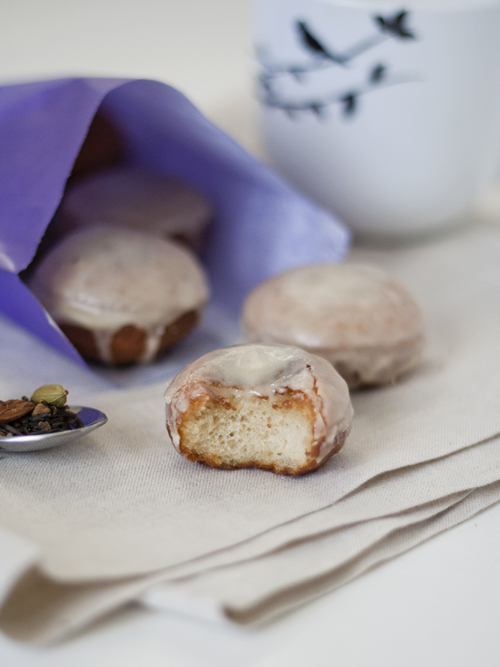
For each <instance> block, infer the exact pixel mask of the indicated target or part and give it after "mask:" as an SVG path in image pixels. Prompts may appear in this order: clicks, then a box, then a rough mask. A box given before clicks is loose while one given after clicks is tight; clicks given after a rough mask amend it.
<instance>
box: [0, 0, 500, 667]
mask: <svg viewBox="0 0 500 667" xmlns="http://www.w3.org/2000/svg"><path fill="white" fill-rule="evenodd" d="M251 52H252V50H251V4H250V2H248V0H141V2H139V1H138V0H43V2H41V1H40V0H15V2H14V1H12V0H11V1H10V2H9V0H4V2H2V3H0V81H4V82H7V81H18V80H30V79H33V78H50V77H57V76H68V75H73V74H77V75H78V74H82V75H101V76H125V77H145V78H153V79H159V80H162V81H165V82H168V83H171V84H172V85H174V86H176V87H178V88H179V89H180V90H182V91H183V92H184V93H185V94H186V95H188V97H190V99H191V100H192V101H193V102H194V103H195V104H197V105H198V106H199V107H200V108H201V110H202V111H204V112H205V113H206V114H207V115H208V116H209V117H210V118H212V119H213V120H214V121H216V122H217V123H218V124H219V125H221V126H222V127H223V128H224V129H226V130H227V131H228V132H229V133H230V134H232V135H233V136H235V137H236V138H237V139H238V140H239V141H240V142H241V143H242V144H243V145H244V146H246V147H247V148H249V149H250V150H252V151H253V152H254V153H257V154H259V155H262V154H263V152H262V148H261V147H260V146H259V143H258V134H257V130H256V122H255V111H256V108H255V103H254V102H253V99H252V82H251V71H252V60H251ZM0 557H1V555H0ZM499 600H500V505H496V506H495V507H492V508H490V509H489V510H487V511H485V512H483V513H482V514H480V515H478V516H476V517H475V518H473V519H471V520H469V521H467V522H465V523H463V524H461V525H460V526H458V527H456V528H454V529H452V530H450V531H448V532H447V533H444V534H441V535H439V536H438V537H436V538H434V539H432V540H430V541H429V542H427V543H424V544H423V545H420V546H419V547H418V548H416V549H413V550H412V551H410V552H408V553H406V554H404V555H402V556H400V557H399V558H397V559H395V560H394V561H391V562H389V563H386V564H384V565H382V566H380V567H378V568H376V569H375V570H373V571H372V572H370V573H368V574H366V575H365V576H363V577H361V578H359V579H357V580H355V581H354V582H352V583H350V584H349V585H347V586H345V587H343V588H341V589H340V590H338V591H336V592H334V593H330V594H327V595H325V596H324V597H323V598H321V599H319V600H318V601H316V602H314V603H312V604H309V605H307V606H305V607H303V608H301V609H299V610H297V611H296V612H294V613H292V614H290V615H288V616H287V617H285V618H283V619H281V620H280V621H278V622H275V623H273V624H271V625H267V626H265V627H261V628H245V627H238V626H234V625H230V624H227V625H215V624H210V623H209V622H202V621H200V620H196V619H192V618H189V617H187V616H184V617H183V616H181V615H173V614H167V613H160V612H152V611H149V610H146V609H143V608H141V607H139V606H137V607H134V608H129V609H127V610H126V611H124V612H122V613H120V614H116V615H114V616H113V617H112V618H110V619H109V620H107V621H105V622H101V623H99V624H97V625H96V626H95V627H94V628H92V629H91V630H89V631H87V632H85V633H82V634H81V635H80V636H79V637H76V638H74V639H72V640H71V641H68V642H66V643H64V644H62V645H60V646H56V647H51V648H33V647H26V646H23V645H19V644H16V643H14V642H12V641H10V640H8V639H6V638H4V637H1V636H0V665H1V667H45V666H47V667H63V666H64V667H67V666H68V665H70V666H71V667H84V666H87V665H88V666H90V665H92V666H93V667H100V666H101V665H103V666H106V667H114V666H115V665H116V666H118V665H119V666H120V667H129V666H130V667H132V666H135V665H140V666H141V667H157V666H158V667H160V666H161V667H170V666H176V667H177V666H180V667H205V666H208V667H211V666H212V665H213V666H214V667H215V666H217V667H226V666H227V667H240V666H241V667H247V666H248V667H250V666H255V667H257V666H258V667H285V665H286V666H287V667H295V666H296V667H299V666H300V667H302V666H303V665H311V666H313V667H322V666H323V665H324V666H325V667H326V666H327V665H328V666H330V665H335V666H336V667H366V666H368V665H370V667H392V666H394V667H396V666H397V667H414V666H415V667H417V665H418V666H421V665H425V666H426V667H445V666H448V665H453V666H454V667H466V666H467V667H469V666H470V665H477V666H480V667H490V666H491V667H498V666H499V665H500V627H499V626H500V620H499V619H500V614H499V611H498V610H499V606H500V603H499Z"/></svg>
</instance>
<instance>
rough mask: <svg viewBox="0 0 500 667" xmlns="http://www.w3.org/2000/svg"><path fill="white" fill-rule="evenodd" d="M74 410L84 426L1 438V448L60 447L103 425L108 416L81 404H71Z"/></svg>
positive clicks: (71, 408)
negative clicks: (68, 429)
mask: <svg viewBox="0 0 500 667" xmlns="http://www.w3.org/2000/svg"><path fill="white" fill-rule="evenodd" d="M70 410H71V411H72V412H76V413H78V416H79V417H80V419H81V420H82V422H83V424H84V425H83V426H82V427H80V428H75V429H73V430H72V431H54V432H53V433H38V434H36V435H13V436H12V437H9V438H0V450H1V451H4V452H36V451H38V450H39V449H49V448H50V447H59V445H66V444H67V443H69V442H73V441H74V440H76V439H77V438H81V437H82V435H87V434H88V433H90V432H91V431H93V430H94V429H96V428H99V426H103V425H104V424H105V423H106V422H107V421H108V418H107V417H106V415H105V414H104V412H101V411H100V410H95V409H94V408H85V407H83V406H81V405H73V406H70Z"/></svg>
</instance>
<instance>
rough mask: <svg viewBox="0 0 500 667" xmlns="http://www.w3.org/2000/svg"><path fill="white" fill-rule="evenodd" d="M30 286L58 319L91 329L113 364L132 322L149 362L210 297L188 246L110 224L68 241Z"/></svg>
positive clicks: (53, 253) (43, 265)
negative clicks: (120, 337)
mask: <svg viewBox="0 0 500 667" xmlns="http://www.w3.org/2000/svg"><path fill="white" fill-rule="evenodd" d="M30 287H31V289H32V291H33V293H34V294H35V296H37V298H38V299H39V300H40V301H41V303H42V304H43V305H44V306H45V308H46V309H47V311H48V312H49V313H50V314H51V316H52V317H53V318H54V319H55V320H56V322H59V323H65V324H75V325H78V326H81V327H84V328H85V329H89V330H91V331H93V332H94V335H95V339H96V343H97V345H98V348H99V350H100V353H101V357H102V359H103V360H104V361H111V340H112V338H113V336H114V334H115V333H116V332H117V331H119V330H120V329H121V328H122V327H124V326H127V325H135V326H137V327H139V328H141V329H143V330H144V331H145V332H146V350H145V352H144V355H143V359H142V361H149V360H150V359H152V358H153V357H154V355H155V354H156V352H157V351H158V347H159V343H160V340H161V336H162V334H163V331H164V329H165V326H167V325H169V324H171V323H172V322H174V321H175V320H176V319H177V318H179V317H180V316H181V315H183V314H184V313H186V312H188V311H191V310H198V309H199V308H201V307H202V306H203V304H204V303H205V302H206V300H207V298H208V286H207V281H206V279H205V276H204V273H203V270H202V269H201V267H200V265H199V263H198V261H197V260H196V258H195V256H194V255H193V254H192V253H191V252H189V251H188V250H186V249H185V248H184V247H182V246H180V245H178V244H176V243H173V242H170V241H166V240H163V239H159V238H157V237H154V236H151V235H147V234H144V233H140V232H133V231H130V230H125V229H116V228H111V227H105V226H103V227H90V228H88V229H85V230H81V231H79V232H76V233H75V234H72V235H71V236H68V237H66V238H65V239H63V240H62V241H61V242H60V243H59V244H58V245H57V246H55V247H54V248H53V249H52V250H51V251H50V252H49V253H48V254H47V255H46V256H45V257H44V258H43V260H42V261H41V263H40V264H39V265H38V267H37V269H36V271H35V273H34V275H33V277H32V279H31V280H30Z"/></svg>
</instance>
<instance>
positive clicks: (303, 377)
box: [165, 344, 353, 464]
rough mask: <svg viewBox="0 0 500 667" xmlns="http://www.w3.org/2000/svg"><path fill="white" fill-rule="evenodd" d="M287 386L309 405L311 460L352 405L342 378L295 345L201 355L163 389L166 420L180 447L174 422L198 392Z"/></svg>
mask: <svg viewBox="0 0 500 667" xmlns="http://www.w3.org/2000/svg"><path fill="white" fill-rule="evenodd" d="M288 390H292V391H298V392H302V393H303V394H304V396H305V397H306V398H307V399H309V401H310V402H311V403H312V405H313V407H314V424H313V434H314V441H315V443H318V444H319V447H318V450H317V452H316V463H318V464H319V463H320V462H322V461H323V460H325V459H326V458H328V457H329V455H330V454H331V451H332V448H333V447H334V444H335V442H336V437H337V436H338V435H339V434H342V435H343V436H344V437H345V436H346V434H347V433H348V431H349V429H350V424H351V420H352V414H353V412H352V405H351V401H350V397H349V391H348V388H347V385H346V383H345V381H344V380H343V379H342V378H341V377H340V375H339V374H338V373H337V372H336V371H335V369H334V368H333V367H332V366H331V364H329V363H328V362H326V361H325V360H324V359H322V358H320V357H317V356H315V355H311V354H309V353H307V352H305V351H304V350H301V349H299V348H296V347H290V346H282V345H258V344H250V345H235V346H233V347H228V348H222V349H220V350H214V351H213V352H209V353H208V354H206V355H204V356H203V357H200V359H197V360H196V361H194V362H193V363H192V364H189V366H186V368H185V369H184V370H183V371H182V372H181V373H179V375H177V377H176V378H174V380H173V381H172V382H171V384H170V385H169V387H168V388H167V390H166V392H165V403H166V414H167V425H168V428H169V433H170V436H171V439H172V442H173V444H174V446H175V448H176V449H177V450H178V451H180V435H179V431H178V425H179V424H180V422H181V420H182V416H183V414H184V413H186V412H187V411H188V410H189V409H190V406H191V404H192V402H193V401H195V400H196V399H197V398H199V397H202V396H206V395H207V394H209V395H215V396H220V397H223V398H227V397H228V396H230V395H231V394H232V395H237V394H238V393H240V392H245V393H249V394H253V395H257V396H261V397H263V398H266V399H268V400H270V401H272V400H273V397H275V396H277V395H282V394H285V393H286V392H287V391H288Z"/></svg>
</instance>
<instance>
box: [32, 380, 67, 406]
mask: <svg viewBox="0 0 500 667" xmlns="http://www.w3.org/2000/svg"><path fill="white" fill-rule="evenodd" d="M67 395H68V391H67V390H66V389H64V387H61V385H60V384H44V385H43V386H42V387H38V389H37V390H36V391H35V392H34V394H33V396H32V397H31V401H32V402H33V403H41V402H42V401H43V402H45V403H47V405H55V407H56V408H62V407H63V406H64V405H65V404H66V396H67Z"/></svg>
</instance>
